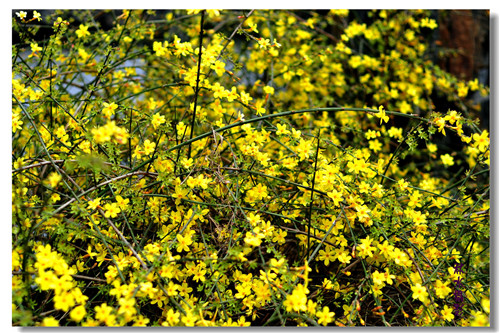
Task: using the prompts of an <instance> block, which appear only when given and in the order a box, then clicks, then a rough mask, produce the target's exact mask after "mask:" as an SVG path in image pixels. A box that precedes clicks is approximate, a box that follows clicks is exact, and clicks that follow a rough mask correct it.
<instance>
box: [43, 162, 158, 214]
mask: <svg viewBox="0 0 500 333" xmlns="http://www.w3.org/2000/svg"><path fill="white" fill-rule="evenodd" d="M137 175H150V173H148V172H144V171H135V172H130V173H127V174H125V175H121V176H118V177H115V178H112V179H109V180H106V181H105V182H102V183H100V184H97V185H95V186H93V187H91V188H89V189H88V190H86V191H85V192H82V193H80V194H78V195H77V196H76V197H77V198H79V197H82V196H84V195H86V194H88V193H90V192H92V191H93V190H95V189H98V188H99V187H102V186H105V185H108V184H110V183H112V182H114V181H117V180H120V179H123V178H127V177H132V176H137ZM74 201H76V199H75V198H72V199H71V200H69V201H68V202H66V203H65V204H63V205H61V206H60V207H59V208H57V209H56V210H55V211H54V213H53V214H57V213H58V212H60V211H61V210H63V209H64V208H66V207H67V206H68V205H70V204H72V203H73V202H74Z"/></svg>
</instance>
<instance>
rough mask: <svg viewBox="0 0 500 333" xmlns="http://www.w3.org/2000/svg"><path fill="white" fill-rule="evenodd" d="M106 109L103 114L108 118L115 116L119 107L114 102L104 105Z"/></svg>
mask: <svg viewBox="0 0 500 333" xmlns="http://www.w3.org/2000/svg"><path fill="white" fill-rule="evenodd" d="M103 105H104V109H102V113H104V115H105V116H106V117H108V118H110V117H111V116H112V115H114V114H115V110H116V109H117V108H118V105H117V104H116V103H114V102H111V103H106V102H104V103H103Z"/></svg>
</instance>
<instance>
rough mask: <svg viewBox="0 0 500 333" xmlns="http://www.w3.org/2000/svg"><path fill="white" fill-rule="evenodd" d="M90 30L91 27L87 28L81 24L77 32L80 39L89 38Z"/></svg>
mask: <svg viewBox="0 0 500 333" xmlns="http://www.w3.org/2000/svg"><path fill="white" fill-rule="evenodd" d="M88 29H89V27H87V26H86V25H84V24H80V27H79V29H78V30H77V31H75V32H76V35H77V36H78V38H83V37H85V36H89V35H90V32H88Z"/></svg>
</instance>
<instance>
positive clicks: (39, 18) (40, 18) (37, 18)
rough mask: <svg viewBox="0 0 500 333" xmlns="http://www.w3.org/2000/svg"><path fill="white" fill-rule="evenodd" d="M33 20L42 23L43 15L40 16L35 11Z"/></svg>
mask: <svg viewBox="0 0 500 333" xmlns="http://www.w3.org/2000/svg"><path fill="white" fill-rule="evenodd" d="M33 19H35V20H37V21H41V20H42V14H40V13H39V12H37V11H36V10H34V11H33Z"/></svg>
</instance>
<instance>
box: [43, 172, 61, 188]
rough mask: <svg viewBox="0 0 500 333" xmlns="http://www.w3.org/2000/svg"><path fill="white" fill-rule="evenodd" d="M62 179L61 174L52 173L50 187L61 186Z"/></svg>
mask: <svg viewBox="0 0 500 333" xmlns="http://www.w3.org/2000/svg"><path fill="white" fill-rule="evenodd" d="M61 179H62V177H61V175H60V174H58V173H57V172H52V173H51V174H50V175H49V177H48V179H47V181H48V183H49V185H50V187H52V188H55V187H57V184H59V182H60V181H61Z"/></svg>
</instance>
